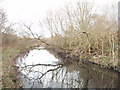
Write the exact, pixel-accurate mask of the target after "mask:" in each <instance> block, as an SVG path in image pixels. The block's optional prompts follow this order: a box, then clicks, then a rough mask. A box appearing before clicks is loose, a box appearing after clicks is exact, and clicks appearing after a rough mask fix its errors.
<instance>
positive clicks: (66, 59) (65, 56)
mask: <svg viewBox="0 0 120 90" xmlns="http://www.w3.org/2000/svg"><path fill="white" fill-rule="evenodd" d="M46 49H47V50H48V51H49V52H50V53H52V54H54V56H55V57H57V58H60V59H61V60H62V62H61V63H66V64H67V63H72V62H78V63H84V64H94V65H98V66H100V67H102V68H104V69H109V70H113V71H115V72H120V67H119V66H105V65H102V64H100V63H96V62H94V61H92V60H85V59H80V58H79V56H72V55H70V52H64V51H60V50H58V49H56V48H53V47H49V46H46Z"/></svg>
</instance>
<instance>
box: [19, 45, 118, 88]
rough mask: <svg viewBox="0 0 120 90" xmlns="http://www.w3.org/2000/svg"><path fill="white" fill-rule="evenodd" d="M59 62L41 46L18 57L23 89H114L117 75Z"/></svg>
mask: <svg viewBox="0 0 120 90" xmlns="http://www.w3.org/2000/svg"><path fill="white" fill-rule="evenodd" d="M60 62H62V60H61V58H57V57H55V56H54V55H52V54H51V53H49V52H48V51H47V50H45V49H44V48H43V47H39V49H38V48H36V49H34V50H31V51H30V52H29V53H28V54H26V55H25V56H24V57H23V58H18V60H17V66H18V67H19V75H18V78H19V79H20V83H21V86H22V87H23V88H118V87H120V83H119V81H120V79H119V76H120V74H119V73H117V72H115V71H111V70H107V69H103V68H101V67H99V66H97V65H92V64H84V63H77V62H73V63H71V64H66V65H58V63H60Z"/></svg>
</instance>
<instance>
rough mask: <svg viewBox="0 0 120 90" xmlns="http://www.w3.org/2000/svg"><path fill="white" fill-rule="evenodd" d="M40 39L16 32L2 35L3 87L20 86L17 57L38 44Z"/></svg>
mask: <svg viewBox="0 0 120 90" xmlns="http://www.w3.org/2000/svg"><path fill="white" fill-rule="evenodd" d="M38 44H39V43H38V41H37V40H34V39H30V38H20V37H18V36H16V35H14V34H3V35H2V62H0V63H1V64H2V86H3V88H18V87H19V86H20V83H19V81H18V80H17V77H16V76H17V68H15V67H14V65H15V63H16V59H17V58H18V57H19V56H21V57H23V56H24V54H25V53H26V52H28V51H29V50H31V49H32V48H33V47H35V46H36V45H38Z"/></svg>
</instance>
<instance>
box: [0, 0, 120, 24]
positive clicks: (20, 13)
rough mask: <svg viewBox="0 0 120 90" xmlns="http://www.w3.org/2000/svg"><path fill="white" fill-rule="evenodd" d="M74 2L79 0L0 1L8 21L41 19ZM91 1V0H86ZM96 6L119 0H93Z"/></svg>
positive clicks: (99, 6) (34, 20)
mask: <svg viewBox="0 0 120 90" xmlns="http://www.w3.org/2000/svg"><path fill="white" fill-rule="evenodd" d="M71 1H72V2H75V1H80V0H3V1H2V2H0V7H2V8H3V9H4V10H5V11H6V14H7V17H8V20H9V21H10V22H19V21H23V22H33V23H36V22H38V21H39V20H41V19H42V18H43V17H44V16H45V15H46V12H47V11H49V10H55V9H57V8H60V7H62V6H64V4H65V3H66V2H71ZM86 1H92V0H86ZM93 1H94V2H95V5H96V8H97V9H98V8H99V9H102V7H103V6H104V5H109V4H111V3H112V1H119V0H93Z"/></svg>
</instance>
